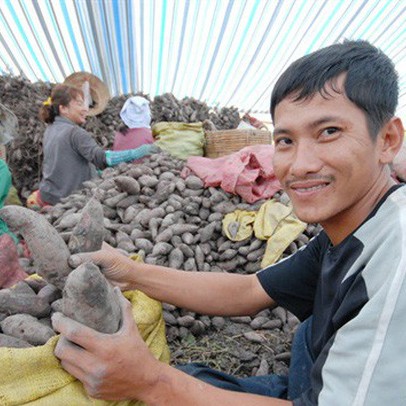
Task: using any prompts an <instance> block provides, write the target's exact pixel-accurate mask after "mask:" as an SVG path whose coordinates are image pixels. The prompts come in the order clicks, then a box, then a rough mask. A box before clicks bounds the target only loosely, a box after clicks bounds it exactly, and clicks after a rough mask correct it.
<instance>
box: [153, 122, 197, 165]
mask: <svg viewBox="0 0 406 406" xmlns="http://www.w3.org/2000/svg"><path fill="white" fill-rule="evenodd" d="M152 134H153V136H154V138H155V139H156V140H157V141H156V142H155V144H156V145H157V146H158V147H159V148H161V149H162V150H163V151H166V152H168V153H170V154H171V155H173V156H174V157H176V158H179V159H187V158H188V157H190V156H203V154H204V140H205V138H204V130H203V125H202V123H200V122H199V123H177V122H166V121H163V122H160V123H157V124H155V125H154V126H153V127H152Z"/></svg>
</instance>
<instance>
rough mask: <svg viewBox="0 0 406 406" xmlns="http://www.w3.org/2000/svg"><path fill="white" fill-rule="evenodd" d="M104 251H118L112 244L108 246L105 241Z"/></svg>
mask: <svg viewBox="0 0 406 406" xmlns="http://www.w3.org/2000/svg"><path fill="white" fill-rule="evenodd" d="M102 250H106V251H114V252H115V251H116V249H115V248H113V247H112V246H111V245H110V244H108V243H107V242H105V241H103V244H102Z"/></svg>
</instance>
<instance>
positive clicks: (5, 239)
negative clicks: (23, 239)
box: [0, 234, 28, 289]
mask: <svg viewBox="0 0 406 406" xmlns="http://www.w3.org/2000/svg"><path fill="white" fill-rule="evenodd" d="M27 277H28V274H27V273H26V272H25V271H24V270H23V268H22V267H21V265H20V263H19V261H18V251H17V246H16V245H15V243H14V241H13V239H12V238H11V237H10V236H9V235H8V234H2V235H1V236H0V289H1V288H10V287H11V286H13V285H15V284H16V283H17V282H18V281H21V280H23V279H25V278H27Z"/></svg>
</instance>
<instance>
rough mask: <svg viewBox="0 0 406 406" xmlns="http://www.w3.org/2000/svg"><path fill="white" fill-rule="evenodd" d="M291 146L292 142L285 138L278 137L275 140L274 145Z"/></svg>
mask: <svg viewBox="0 0 406 406" xmlns="http://www.w3.org/2000/svg"><path fill="white" fill-rule="evenodd" d="M290 144H292V140H291V139H290V138H287V137H280V138H276V139H275V145H280V146H285V145H290Z"/></svg>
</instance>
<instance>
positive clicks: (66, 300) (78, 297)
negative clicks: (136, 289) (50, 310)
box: [62, 262, 121, 334]
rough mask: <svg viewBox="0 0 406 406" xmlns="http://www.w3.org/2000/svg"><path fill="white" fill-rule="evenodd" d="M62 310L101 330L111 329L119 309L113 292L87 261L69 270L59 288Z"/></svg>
mask: <svg viewBox="0 0 406 406" xmlns="http://www.w3.org/2000/svg"><path fill="white" fill-rule="evenodd" d="M62 313H63V314H65V315H66V316H68V317H70V318H72V319H74V320H76V321H79V322H80V323H82V324H84V325H86V326H88V327H91V328H93V329H95V330H98V331H100V332H102V333H107V334H112V333H115V332H116V331H117V330H118V329H119V326H120V321H121V309H120V304H119V301H118V297H117V295H116V294H115V293H114V291H113V288H112V286H111V285H110V284H109V283H108V282H107V280H106V278H105V277H104V276H103V275H102V273H101V272H100V270H99V268H98V267H97V266H96V265H94V264H93V263H91V262H87V263H85V264H82V265H80V266H79V267H78V268H76V269H75V270H73V271H72V272H71V274H70V275H69V276H68V279H67V280H66V284H65V288H64V290H63V299H62Z"/></svg>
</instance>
